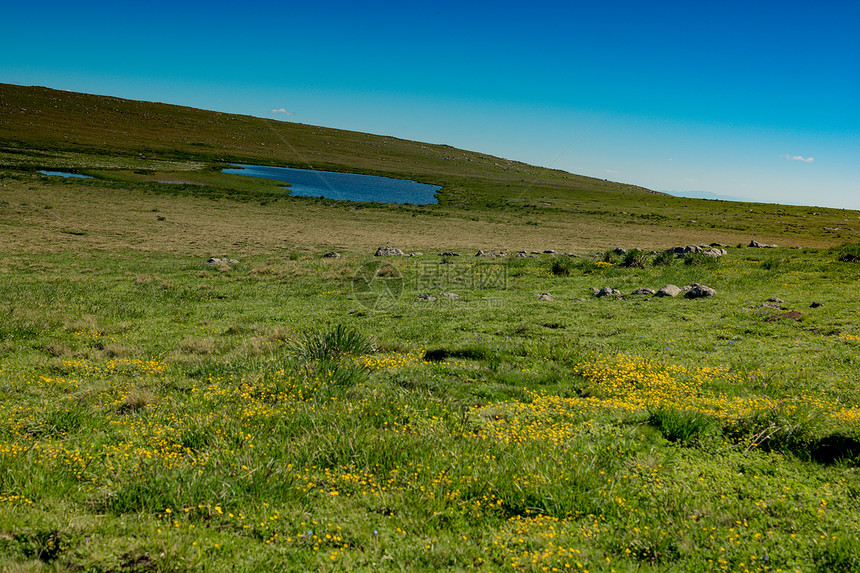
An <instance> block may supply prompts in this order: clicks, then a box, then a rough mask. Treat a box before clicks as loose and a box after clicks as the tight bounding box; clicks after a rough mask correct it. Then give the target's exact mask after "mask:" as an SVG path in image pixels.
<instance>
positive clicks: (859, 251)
mask: <svg viewBox="0 0 860 573" xmlns="http://www.w3.org/2000/svg"><path fill="white" fill-rule="evenodd" d="M839 260H840V261H842V262H844V263H857V262H860V243H845V244H844V245H842V246H841V247H840V248H839Z"/></svg>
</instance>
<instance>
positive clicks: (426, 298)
mask: <svg viewBox="0 0 860 573" xmlns="http://www.w3.org/2000/svg"><path fill="white" fill-rule="evenodd" d="M415 300H418V301H420V302H433V301H434V300H436V297H435V296H433V295H432V294H419V295H418V297H417V298H416V299H415Z"/></svg>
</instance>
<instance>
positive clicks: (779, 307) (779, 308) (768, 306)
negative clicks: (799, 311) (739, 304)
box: [761, 302, 782, 310]
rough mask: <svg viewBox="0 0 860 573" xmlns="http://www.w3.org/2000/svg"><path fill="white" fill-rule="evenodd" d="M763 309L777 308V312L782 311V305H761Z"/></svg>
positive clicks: (769, 303) (767, 303)
mask: <svg viewBox="0 0 860 573" xmlns="http://www.w3.org/2000/svg"><path fill="white" fill-rule="evenodd" d="M761 308H775V309H776V310H781V309H782V307H781V306H780V305H778V304H775V303H772V302H766V303H764V304H763V305H761Z"/></svg>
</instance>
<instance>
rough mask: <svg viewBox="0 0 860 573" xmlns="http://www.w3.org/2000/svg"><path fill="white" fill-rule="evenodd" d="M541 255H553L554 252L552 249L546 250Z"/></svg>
mask: <svg viewBox="0 0 860 573" xmlns="http://www.w3.org/2000/svg"><path fill="white" fill-rule="evenodd" d="M543 254H545V255H554V254H555V251H553V250H552V249H547V250H546V251H544V252H543Z"/></svg>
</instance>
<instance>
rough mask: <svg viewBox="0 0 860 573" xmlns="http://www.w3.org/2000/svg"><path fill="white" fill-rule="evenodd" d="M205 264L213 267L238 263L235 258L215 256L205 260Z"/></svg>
mask: <svg viewBox="0 0 860 573" xmlns="http://www.w3.org/2000/svg"><path fill="white" fill-rule="evenodd" d="M206 264H207V265H210V266H213V267H217V266H221V265H238V264H239V261H237V260H236V259H219V258H216V257H212V258H211V259H209V260H208V261H206Z"/></svg>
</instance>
